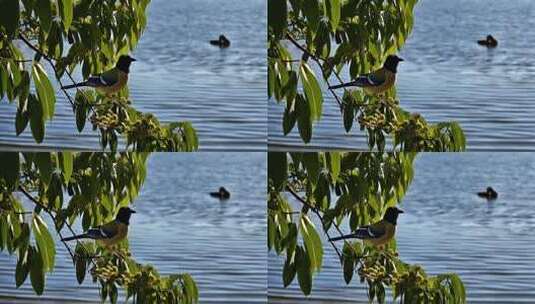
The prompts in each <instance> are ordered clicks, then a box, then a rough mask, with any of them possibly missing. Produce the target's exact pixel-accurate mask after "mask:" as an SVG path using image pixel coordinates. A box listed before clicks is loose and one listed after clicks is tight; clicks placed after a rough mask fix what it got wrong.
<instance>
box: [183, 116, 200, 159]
mask: <svg viewBox="0 0 535 304" xmlns="http://www.w3.org/2000/svg"><path fill="white" fill-rule="evenodd" d="M180 127H181V128H182V133H183V135H184V139H185V142H186V151H188V152H191V151H195V150H197V149H198V148H199V139H198V138H197V132H196V131H195V128H193V125H192V124H191V122H189V121H182V122H180Z"/></svg>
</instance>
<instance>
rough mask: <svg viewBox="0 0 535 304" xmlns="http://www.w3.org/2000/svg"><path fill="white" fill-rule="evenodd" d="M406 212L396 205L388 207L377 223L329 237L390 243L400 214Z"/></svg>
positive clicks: (379, 243) (371, 242)
mask: <svg viewBox="0 0 535 304" xmlns="http://www.w3.org/2000/svg"><path fill="white" fill-rule="evenodd" d="M400 213H404V212H403V210H401V209H398V208H396V207H388V209H386V212H385V215H384V216H383V219H382V220H380V221H379V222H377V223H374V224H371V225H366V226H362V227H359V228H357V230H355V232H354V233H351V234H348V235H344V236H340V237H335V238H331V239H329V240H330V241H333V242H335V241H339V240H344V239H353V238H356V239H361V240H363V241H364V242H365V243H367V244H371V245H373V246H375V247H380V246H382V245H384V244H386V243H388V242H389V241H390V240H391V239H392V238H393V237H394V235H395V234H396V224H397V219H398V215H399V214H400Z"/></svg>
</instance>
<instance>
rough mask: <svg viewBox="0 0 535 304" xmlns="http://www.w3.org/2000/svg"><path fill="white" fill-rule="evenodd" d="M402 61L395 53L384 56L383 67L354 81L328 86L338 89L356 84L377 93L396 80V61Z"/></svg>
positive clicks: (371, 92)
mask: <svg viewBox="0 0 535 304" xmlns="http://www.w3.org/2000/svg"><path fill="white" fill-rule="evenodd" d="M401 61H404V60H403V59H402V58H399V57H398V56H396V55H389V56H388V57H386V61H385V63H384V64H383V67H382V68H380V69H379V70H376V71H374V72H371V73H369V74H364V75H360V76H358V77H357V79H355V80H354V81H351V82H348V83H344V84H340V85H335V86H332V87H329V89H339V88H343V87H349V86H357V87H361V88H363V89H364V91H365V92H366V93H368V94H371V95H379V94H381V93H384V92H385V91H387V90H388V89H390V88H391V87H392V86H393V85H394V83H395V82H396V73H397V71H398V70H397V69H398V63H400V62H401Z"/></svg>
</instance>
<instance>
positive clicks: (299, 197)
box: [286, 186, 347, 261]
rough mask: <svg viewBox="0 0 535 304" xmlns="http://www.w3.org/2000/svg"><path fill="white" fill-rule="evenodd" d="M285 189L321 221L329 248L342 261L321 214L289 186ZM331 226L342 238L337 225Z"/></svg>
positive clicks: (341, 254)
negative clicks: (332, 249) (331, 248)
mask: <svg viewBox="0 0 535 304" xmlns="http://www.w3.org/2000/svg"><path fill="white" fill-rule="evenodd" d="M286 189H288V192H290V194H292V196H293V197H294V198H295V199H297V200H298V201H299V202H301V203H302V204H303V205H305V206H307V207H308V208H309V209H310V210H312V212H314V214H316V216H317V217H318V218H319V219H320V221H321V226H322V229H323V232H324V233H325V235H327V238H328V240H329V243H330V244H331V246H332V247H333V248H334V250H335V251H336V254H337V255H338V258H339V259H340V261H342V256H343V253H342V252H340V249H338V247H337V246H336V244H335V243H334V241H331V236H330V234H329V230H328V229H327V228H326V227H325V222H324V221H323V216H322V215H321V212H320V211H319V210H318V208H316V207H315V206H312V205H311V204H309V203H308V202H307V201H306V200H305V199H303V198H302V197H301V196H299V194H297V192H295V190H294V189H293V188H292V187H291V186H286ZM333 225H334V226H335V227H336V229H337V230H338V232H339V233H340V236H343V234H342V231H341V230H340V229H339V228H338V225H336V223H335V222H334V221H333ZM346 242H347V241H346V240H344V243H346Z"/></svg>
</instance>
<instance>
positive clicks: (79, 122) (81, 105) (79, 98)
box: [74, 90, 87, 132]
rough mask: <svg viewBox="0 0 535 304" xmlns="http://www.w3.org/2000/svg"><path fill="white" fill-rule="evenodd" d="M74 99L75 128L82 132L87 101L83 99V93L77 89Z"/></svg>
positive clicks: (85, 117)
mask: <svg viewBox="0 0 535 304" xmlns="http://www.w3.org/2000/svg"><path fill="white" fill-rule="evenodd" d="M74 100H75V103H74V104H75V111H76V128H77V129H78V132H82V130H83V129H84V127H85V122H86V119H87V106H86V105H87V103H86V100H85V96H84V93H83V92H82V91H80V90H79V91H77V92H76V96H75V97H74Z"/></svg>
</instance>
